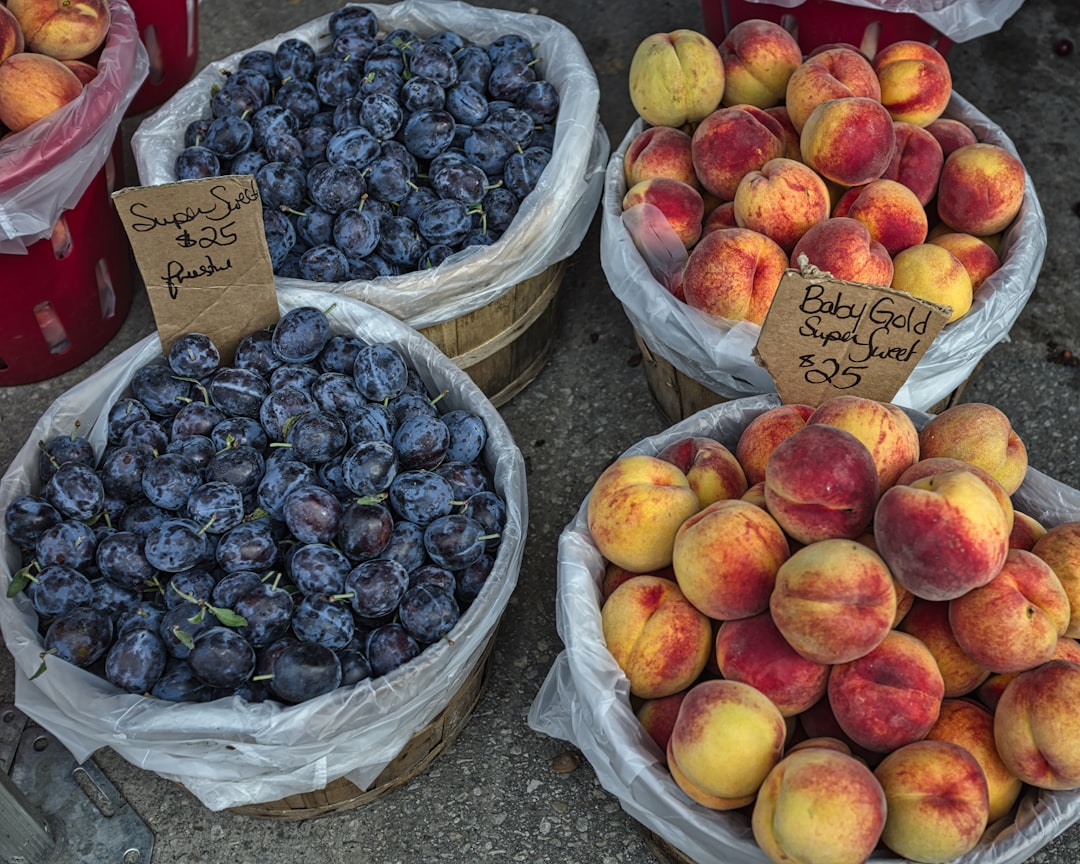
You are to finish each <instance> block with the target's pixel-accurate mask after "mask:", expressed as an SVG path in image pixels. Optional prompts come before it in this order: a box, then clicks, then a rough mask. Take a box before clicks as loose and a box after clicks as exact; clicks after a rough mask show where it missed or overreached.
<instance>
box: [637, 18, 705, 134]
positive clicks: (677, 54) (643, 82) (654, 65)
mask: <svg viewBox="0 0 1080 864" xmlns="http://www.w3.org/2000/svg"><path fill="white" fill-rule="evenodd" d="M628 80H629V85H630V101H631V103H632V104H633V106H634V110H635V111H637V113H638V115H639V116H640V117H641V118H642V119H643V120H645V122H646V123H649V124H650V125H652V126H676V127H678V126H682V125H683V124H684V123H696V122H698V121H699V120H701V119H702V118H704V117H706V116H708V115H709V113H711V112H712V111H713V110H715V108H716V106H717V105H719V104H720V98H721V97H722V96H723V95H724V61H723V60H721V59H720V52H719V51H718V50H717V48H716V45H714V44H713V42H712V40H711V39H709V38H708V37H707V36H705V35H703V34H701V33H697V32H695V31H693V30H686V29H680V30H673V31H671V32H670V33H654V34H652V35H651V36H648V37H646V38H645V39H643V40H642V41H641V42H640V43H639V44H638V47H637V48H636V49H635V50H634V55H633V57H632V58H631V59H630V71H629V77H628Z"/></svg>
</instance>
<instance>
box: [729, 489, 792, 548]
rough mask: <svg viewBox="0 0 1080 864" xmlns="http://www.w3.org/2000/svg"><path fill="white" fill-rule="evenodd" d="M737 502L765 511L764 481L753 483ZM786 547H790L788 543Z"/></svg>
mask: <svg viewBox="0 0 1080 864" xmlns="http://www.w3.org/2000/svg"><path fill="white" fill-rule="evenodd" d="M739 500H740V501H745V502H746V503H747V504H753V505H754V506H755V507H760V508H761V509H762V510H765V509H766V507H765V481H764V480H761V481H760V482H758V483H755V484H754V485H753V486H751V487H750V488H749V489H747V490H746V492H745V494H744V495H743V496H742V498H740V499H739ZM788 545H789V546H790V545H791V544H790V543H789V544H788Z"/></svg>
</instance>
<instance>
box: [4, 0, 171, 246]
mask: <svg viewBox="0 0 1080 864" xmlns="http://www.w3.org/2000/svg"><path fill="white" fill-rule="evenodd" d="M109 13H110V16H111V25H110V27H109V35H108V36H107V37H106V40H105V45H104V47H103V48H102V50H101V57H100V59H99V61H98V63H97V69H98V74H97V75H96V76H95V77H94V79H93V80H92V81H90V82H89V83H88V84H87V85H86V86H85V87H84V88H83V92H82V93H80V94H79V96H78V97H76V98H75V99H74V100H73V101H71V102H69V103H68V104H67V105H65V106H63V107H62V108H59V109H57V110H56V111H54V112H53V113H52V114H50V115H49V116H48V117H47V118H42V119H41V120H39V121H38V122H37V123H34V124H32V125H30V126H28V127H27V128H26V129H23V130H22V131H21V132H16V133H13V134H10V135H7V136H5V137H4V138H3V140H0V254H2V255H25V254H26V249H27V247H28V246H30V245H31V244H33V243H34V242H36V241H38V240H41V239H43V238H45V237H48V236H49V235H51V234H52V230H53V226H54V225H55V224H56V220H57V219H59V218H60V214H62V213H63V212H64V211H65V210H70V209H72V208H73V207H74V206H75V205H76V204H78V203H79V199H80V198H82V196H83V193H84V192H85V191H86V189H87V187H88V186H89V185H90V181H91V180H93V179H94V177H95V176H96V175H97V173H98V172H99V171H100V170H101V167H102V165H104V164H105V159H106V157H107V156H108V155H109V151H110V150H111V149H112V146H113V141H114V140H115V139H116V133H117V131H118V130H119V128H120V121H122V120H123V119H124V112H125V111H127V108H128V105H130V104H131V100H132V99H134V98H135V94H136V93H137V92H138V90H139V87H140V86H142V82H143V80H144V79H145V78H146V75H147V72H148V71H149V69H150V60H149V58H148V57H147V54H146V48H145V46H144V45H143V43H142V40H141V39H140V38H139V29H138V26H137V25H136V23H135V15H134V13H133V12H132V11H131V7H130V6H128V4H127V3H126V2H124V0H109Z"/></svg>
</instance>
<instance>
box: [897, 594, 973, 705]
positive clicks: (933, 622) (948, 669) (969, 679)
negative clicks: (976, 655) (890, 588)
mask: <svg viewBox="0 0 1080 864" xmlns="http://www.w3.org/2000/svg"><path fill="white" fill-rule="evenodd" d="M899 629H900V630H903V631H904V632H905V633H910V634H911V635H912V636H914V637H915V638H916V639H918V640H919V641H921V642H922V643H923V644H924V645H925V646H926V647H927V648H928V649H930V653H931V654H933V655H934V660H935V661H936V662H937V665H938V669H939V670H940V672H941V678H942V680H943V681H944V682H945V696H946V697H954V696H964V695H966V694H968V693H970V692H971V691H972V690H974V689H975V688H977V687H978V686H979V685H980V684H982V683H983V681H985V680H986V679H987V678H989V677H990V670H989V669H987V668H986V667H985V666H982V665H981V664H979V663H978V662H977V661H976V660H974V659H972V658H971V657H970V656H969V655H968V654H967V653H966V652H965V651H964V649H963V648H961V647H960V643H959V642H957V641H956V636H955V635H953V631H952V626H951V625H950V624H949V604H948V603H947V602H945V601H943V600H923V599H922V598H915V600H914V602H913V603H912V604H911V609H909V610H908V614H907V615H905V616H904V620H903V621H902V622H901V623H900V625H899Z"/></svg>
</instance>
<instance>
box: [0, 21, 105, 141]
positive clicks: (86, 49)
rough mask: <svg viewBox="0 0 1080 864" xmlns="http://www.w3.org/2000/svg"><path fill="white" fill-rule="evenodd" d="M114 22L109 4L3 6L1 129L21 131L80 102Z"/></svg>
mask: <svg viewBox="0 0 1080 864" xmlns="http://www.w3.org/2000/svg"><path fill="white" fill-rule="evenodd" d="M111 18H112V16H111V15H110V13H109V4H108V2H107V0H80V2H78V3H72V2H65V3H57V2H56V0H7V5H6V6H5V5H2V4H0V124H2V126H3V127H5V128H6V129H7V130H9V131H11V132H21V131H22V130H23V129H25V128H27V127H28V126H31V125H33V124H34V123H36V122H37V121H38V120H41V119H42V118H44V117H47V116H48V115H50V114H52V113H53V112H54V111H56V110H57V109H59V108H62V107H63V106H64V105H67V104H68V103H69V102H71V101H73V100H74V99H75V98H76V97H78V96H79V95H80V94H81V93H82V90H83V87H84V86H85V85H86V84H87V83H88V82H89V81H91V80H93V78H94V76H95V75H97V67H96V66H95V65H94V63H93V62H92V56H93V54H94V52H95V51H97V49H98V48H100V47H101V45H102V44H103V43H104V42H105V38H106V36H108V34H109V27H110V25H111V23H112V20H111ZM0 131H2V130H0Z"/></svg>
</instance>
